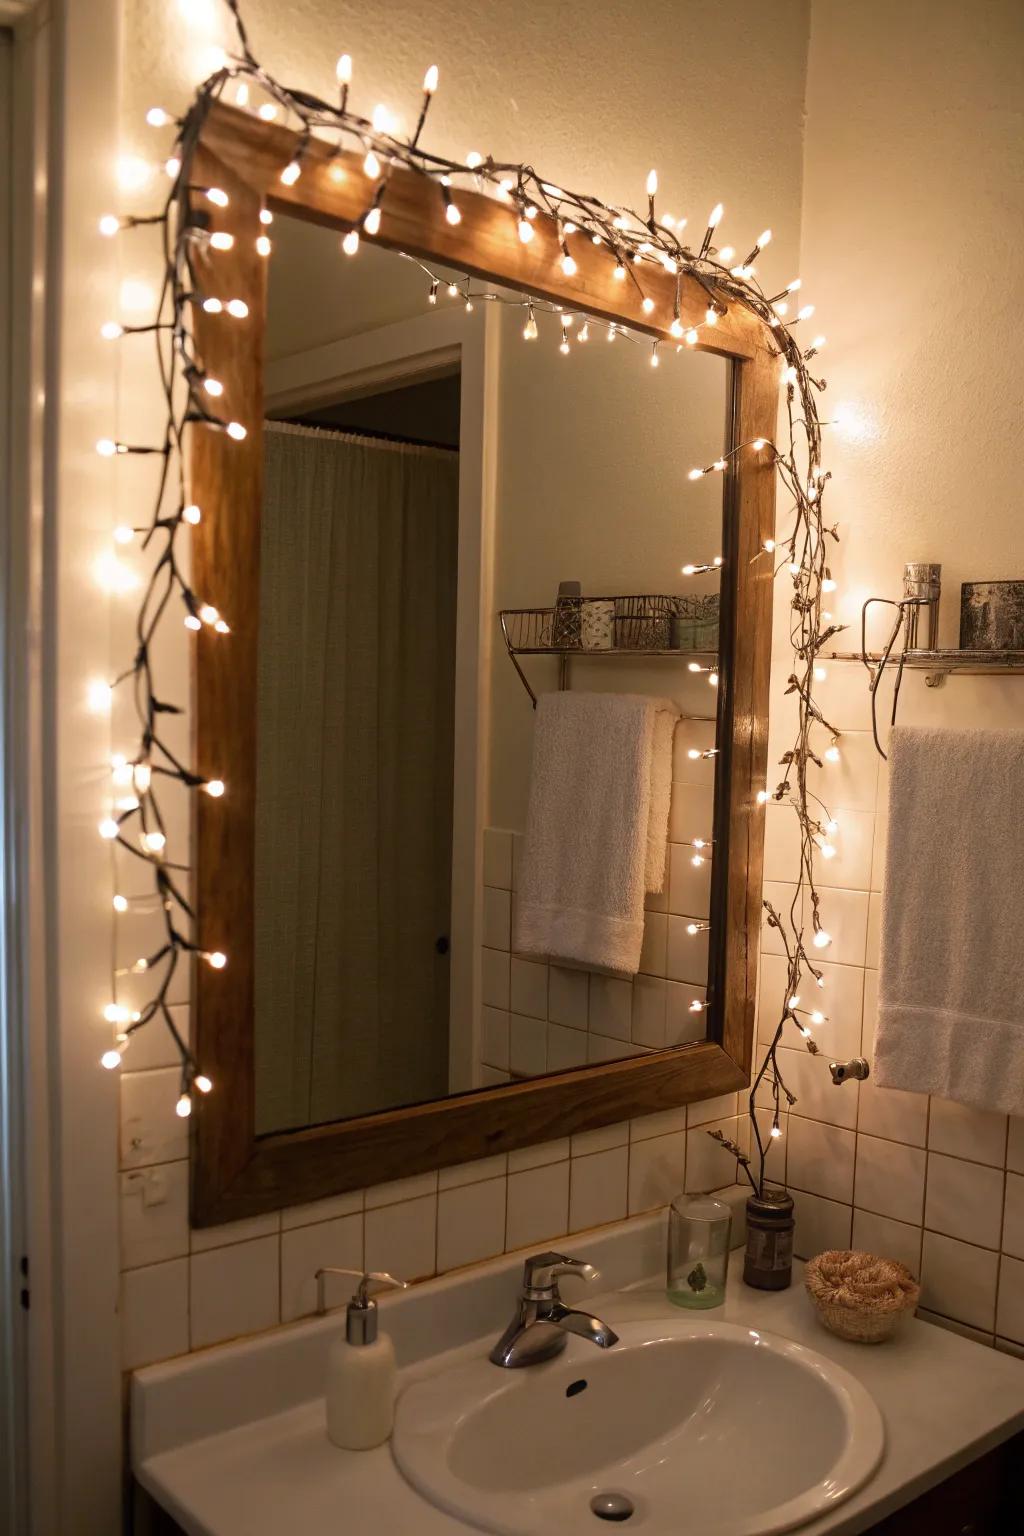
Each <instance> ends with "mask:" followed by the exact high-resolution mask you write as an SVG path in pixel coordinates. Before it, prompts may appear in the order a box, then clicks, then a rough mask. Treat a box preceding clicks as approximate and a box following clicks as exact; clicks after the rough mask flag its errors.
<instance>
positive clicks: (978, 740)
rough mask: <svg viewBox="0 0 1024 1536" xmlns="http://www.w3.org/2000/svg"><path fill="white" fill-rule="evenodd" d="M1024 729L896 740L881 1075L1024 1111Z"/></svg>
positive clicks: (918, 733)
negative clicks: (1023, 875) (1023, 881)
mask: <svg viewBox="0 0 1024 1536" xmlns="http://www.w3.org/2000/svg"><path fill="white" fill-rule="evenodd" d="M1022 812H1024V735H1021V734H1020V733H1018V732H1016V731H981V730H951V729H946V728H942V727H933V728H928V729H915V728H911V727H905V726H898V727H897V728H896V729H895V730H894V731H893V732H892V735H891V737H890V745H889V841H888V854H887V858H886V877H885V891H884V894H883V897H882V951H881V970H880V973H879V997H878V1029H877V1034H876V1038H875V1062H874V1065H875V1077H876V1079H877V1081H878V1082H879V1083H880V1084H881V1085H882V1086H883V1087H887V1088H906V1089H909V1090H910V1091H911V1092H914V1093H934V1094H937V1095H938V1096H939V1097H940V1098H943V1099H956V1100H958V1101H959V1102H960V1103H961V1104H973V1105H976V1106H977V1107H978V1108H981V1109H990V1110H998V1111H1001V1112H1008V1113H1010V1114H1015V1115H1020V1114H1024V899H1022V895H1021V870H1022V869H1024V818H1022Z"/></svg>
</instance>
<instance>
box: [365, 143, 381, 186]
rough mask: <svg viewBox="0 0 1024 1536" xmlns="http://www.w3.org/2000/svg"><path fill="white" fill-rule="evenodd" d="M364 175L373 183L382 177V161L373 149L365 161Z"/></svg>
mask: <svg viewBox="0 0 1024 1536" xmlns="http://www.w3.org/2000/svg"><path fill="white" fill-rule="evenodd" d="M363 174H364V175H365V176H369V178H370V180H371V181H376V180H377V178H378V176H379V175H380V161H379V160H378V159H377V156H376V155H375V154H374V152H373V150H372V149H371V150H369V151H368V153H367V156H366V159H365V160H364V161H363Z"/></svg>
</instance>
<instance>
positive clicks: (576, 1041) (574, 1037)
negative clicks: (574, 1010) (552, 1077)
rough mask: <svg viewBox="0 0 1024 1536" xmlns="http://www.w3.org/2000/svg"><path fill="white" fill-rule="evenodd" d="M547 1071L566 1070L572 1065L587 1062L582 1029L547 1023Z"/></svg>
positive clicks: (584, 1037)
mask: <svg viewBox="0 0 1024 1536" xmlns="http://www.w3.org/2000/svg"><path fill="white" fill-rule="evenodd" d="M547 1034H548V1064H547V1070H548V1072H568V1071H571V1070H572V1068H573V1067H585V1066H586V1064H587V1036H586V1033H585V1031H583V1030H582V1029H566V1028H565V1026H564V1025H562V1024H549V1025H548V1027H547Z"/></svg>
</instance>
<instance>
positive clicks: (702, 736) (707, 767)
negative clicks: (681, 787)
mask: <svg viewBox="0 0 1024 1536" xmlns="http://www.w3.org/2000/svg"><path fill="white" fill-rule="evenodd" d="M714 745H715V722H714V721H713V720H680V721H679V723H678V725H677V726H676V733H675V738H674V740H673V743H672V791H673V793H675V787H676V784H677V783H679V784H701V785H705V786H707V785H712V786H713V785H714V782H715V760H714V758H713V757H696V758H692V757H691V756H690V752H691V750H692V751H694V752H710V751H711V749H712V748H713V747H714Z"/></svg>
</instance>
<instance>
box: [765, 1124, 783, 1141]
mask: <svg viewBox="0 0 1024 1536" xmlns="http://www.w3.org/2000/svg"><path fill="white" fill-rule="evenodd" d="M768 1134H769V1135H770V1136H771V1138H772V1140H773V1141H778V1139H779V1137H780V1136H781V1135H782V1127H781V1125H773V1126H772V1128H771V1130H770V1131H769V1133H768Z"/></svg>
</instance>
